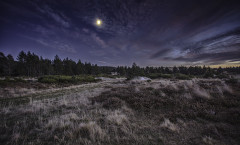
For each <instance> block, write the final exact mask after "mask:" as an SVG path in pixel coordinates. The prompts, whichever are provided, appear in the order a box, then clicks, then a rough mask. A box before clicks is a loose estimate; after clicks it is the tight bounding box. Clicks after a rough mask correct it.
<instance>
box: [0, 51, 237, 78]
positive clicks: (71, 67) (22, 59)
mask: <svg viewBox="0 0 240 145" xmlns="http://www.w3.org/2000/svg"><path fill="white" fill-rule="evenodd" d="M111 72H117V73H118V74H119V75H121V76H127V77H133V76H148V75H149V74H153V73H161V74H176V73H180V74H185V75H194V76H196V75H205V76H209V77H211V76H212V75H219V74H222V73H224V72H228V73H235V74H240V67H227V68H221V67H219V68H210V67H205V66H203V67H201V66H190V67H185V66H179V67H176V66H174V67H172V68H170V67H148V66H147V67H139V66H137V65H136V63H133V65H132V66H131V67H127V66H118V67H108V66H98V65H97V64H91V63H90V62H85V63H83V62H81V60H78V61H77V62H75V61H73V60H72V59H69V58H64V59H63V60H62V59H61V58H59V56H58V55H56V56H55V57H54V59H53V60H50V59H47V58H45V59H44V58H43V57H42V56H40V57H39V56H38V55H36V54H34V53H31V52H29V51H28V52H27V53H25V52H24V51H21V52H20V53H19V54H18V56H17V58H16V60H14V58H13V56H12V55H11V54H8V55H7V56H5V54H4V53H2V52H0V76H33V77H34V76H43V75H81V74H89V75H99V74H111Z"/></svg>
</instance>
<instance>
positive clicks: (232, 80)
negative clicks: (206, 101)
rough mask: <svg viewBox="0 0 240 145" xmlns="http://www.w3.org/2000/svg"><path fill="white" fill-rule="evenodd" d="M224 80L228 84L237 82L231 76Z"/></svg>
mask: <svg viewBox="0 0 240 145" xmlns="http://www.w3.org/2000/svg"><path fill="white" fill-rule="evenodd" d="M226 82H227V83H229V84H237V83H238V80H237V79H233V78H231V79H228V80H226Z"/></svg>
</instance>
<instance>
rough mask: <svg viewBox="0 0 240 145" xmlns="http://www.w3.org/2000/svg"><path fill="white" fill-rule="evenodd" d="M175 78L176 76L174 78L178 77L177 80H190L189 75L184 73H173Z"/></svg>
mask: <svg viewBox="0 0 240 145" xmlns="http://www.w3.org/2000/svg"><path fill="white" fill-rule="evenodd" d="M175 78H176V79H179V80H190V79H191V77H190V76H188V75H185V74H176V75H175Z"/></svg>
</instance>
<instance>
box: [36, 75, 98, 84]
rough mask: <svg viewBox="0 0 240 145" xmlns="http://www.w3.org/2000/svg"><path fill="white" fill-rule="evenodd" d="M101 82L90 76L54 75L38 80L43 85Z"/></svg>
mask: <svg viewBox="0 0 240 145" xmlns="http://www.w3.org/2000/svg"><path fill="white" fill-rule="evenodd" d="M96 81H99V80H98V79H95V78H94V77H93V76H90V75H81V76H80V75H79V76H62V75H56V76H54V75H52V76H43V77H40V78H38V82H41V83H85V82H96Z"/></svg>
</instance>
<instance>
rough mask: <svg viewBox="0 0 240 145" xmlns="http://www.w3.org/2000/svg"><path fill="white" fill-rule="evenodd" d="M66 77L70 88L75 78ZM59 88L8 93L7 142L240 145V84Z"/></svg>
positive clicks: (111, 83)
mask: <svg viewBox="0 0 240 145" xmlns="http://www.w3.org/2000/svg"><path fill="white" fill-rule="evenodd" d="M181 77H182V76H181ZM47 78H48V80H49V79H50V80H51V79H52V78H51V77H47ZM53 79H54V80H58V81H59V80H60V79H59V78H58V77H57V79H56V78H53ZM61 79H63V80H64V81H63V84H66V82H65V80H72V79H73V78H71V77H68V78H61ZM74 79H77V80H78V78H74ZM40 80H41V79H40ZM79 80H81V79H79ZM51 82H52V80H51ZM59 82H61V83H58V82H57V83H48V82H47V83H46V82H44V83H43V82H35V83H36V84H37V86H40V84H41V85H42V87H39V88H38V87H36V86H31V85H29V86H26V87H24V86H21V87H20V86H18V88H17V89H16V90H15V92H12V93H11V91H13V90H14V87H16V86H14V85H13V86H11V85H10V86H5V87H2V88H1V93H2V96H1V98H0V99H1V100H0V101H1V102H0V103H1V104H0V107H1V108H0V115H1V118H0V142H1V143H2V144H24V145H25V144H94V145H95V144H104V145H105V144H119V145H120V144H121V145H122V144H142V145H146V144H165V145H172V144H186V145H188V144H214V145H215V144H219V145H221V144H222V145H225V144H236V145H237V144H239V143H240V139H239V136H240V98H239V97H240V95H239V94H240V92H239V91H240V90H239V87H240V85H239V83H238V82H235V81H231V80H227V81H224V80H221V79H188V78H187V79H185V78H181V79H180V80H179V79H172V78H171V79H154V80H151V81H140V80H136V79H135V80H130V81H126V80H125V79H122V78H118V79H115V78H112V79H109V80H103V81H93V82H92V83H87V84H81V83H80V84H79V83H71V82H69V81H67V83H68V85H62V80H61V81H59ZM21 83H26V82H21ZM33 84H34V83H33ZM20 88H21V89H25V91H22V92H21V91H19V89H20ZM4 90H5V91H4ZM10 90H11V91H10ZM17 90H18V91H17ZM29 90H32V91H31V92H30V91H29ZM20 92H21V93H20ZM5 95H6V96H5Z"/></svg>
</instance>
